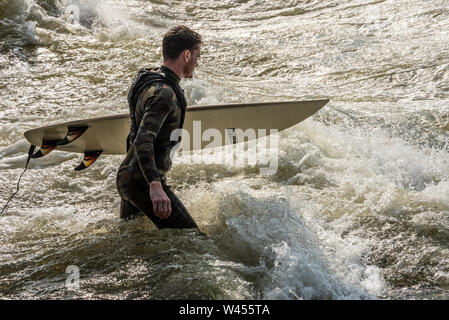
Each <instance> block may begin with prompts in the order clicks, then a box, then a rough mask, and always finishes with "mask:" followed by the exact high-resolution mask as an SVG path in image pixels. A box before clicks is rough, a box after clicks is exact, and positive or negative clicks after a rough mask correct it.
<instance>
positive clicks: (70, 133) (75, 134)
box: [56, 126, 89, 146]
mask: <svg viewBox="0 0 449 320" xmlns="http://www.w3.org/2000/svg"><path fill="white" fill-rule="evenodd" d="M88 128H89V127H88V126H81V127H73V126H72V127H69V128H68V130H67V135H66V136H65V137H64V139H61V140H59V141H58V142H56V145H58V146H63V145H65V144H68V143H70V142H73V141H75V140H76V139H78V138H79V137H81V135H82V134H83V133H84V132H85V131H86V130H87V129H88Z"/></svg>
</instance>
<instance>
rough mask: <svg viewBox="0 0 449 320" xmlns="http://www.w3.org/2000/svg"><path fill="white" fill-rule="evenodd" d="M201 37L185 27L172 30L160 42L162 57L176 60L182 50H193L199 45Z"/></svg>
mask: <svg viewBox="0 0 449 320" xmlns="http://www.w3.org/2000/svg"><path fill="white" fill-rule="evenodd" d="M201 43H202V41H201V36H200V35H199V34H198V33H196V32H195V31H193V30H191V29H189V28H188V27H186V26H177V27H174V28H172V29H171V30H170V31H168V32H167V33H166V34H165V35H164V39H163V40H162V56H163V57H164V61H165V60H167V59H177V58H178V57H179V55H180V54H181V53H182V52H183V51H184V50H186V49H187V50H193V49H194V48H195V46H196V45H197V44H201Z"/></svg>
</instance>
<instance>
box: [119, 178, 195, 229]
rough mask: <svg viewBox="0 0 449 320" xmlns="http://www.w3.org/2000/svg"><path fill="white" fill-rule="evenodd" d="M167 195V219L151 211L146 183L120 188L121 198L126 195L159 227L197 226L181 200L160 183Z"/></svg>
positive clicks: (179, 227)
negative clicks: (168, 199) (168, 209)
mask: <svg viewBox="0 0 449 320" xmlns="http://www.w3.org/2000/svg"><path fill="white" fill-rule="evenodd" d="M162 188H163V189H164V191H165V193H166V194H167V196H168V197H169V198H170V201H171V207H172V212H171V214H170V216H169V217H168V218H167V219H160V218H159V217H157V216H156V215H155V214H154V212H153V203H152V202H151V199H150V193H149V186H148V184H146V183H143V184H140V183H135V184H133V187H132V188H126V189H125V188H122V189H121V190H120V191H121V195H122V198H123V197H126V200H127V201H128V202H129V203H130V204H131V205H132V206H133V207H135V208H136V209H137V210H138V211H140V212H143V213H144V214H145V215H146V216H147V217H148V218H150V219H151V221H153V223H154V224H155V225H156V226H157V227H158V228H159V229H163V228H175V229H183V228H197V229H199V228H198V225H197V224H196V223H195V221H194V220H193V218H192V217H191V216H190V214H189V212H188V211H187V209H186V208H185V207H184V205H183V204H182V202H181V200H179V199H178V197H177V196H176V195H175V194H174V193H173V191H171V190H170V187H169V186H167V185H166V184H165V183H162Z"/></svg>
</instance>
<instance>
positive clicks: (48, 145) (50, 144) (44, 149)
mask: <svg viewBox="0 0 449 320" xmlns="http://www.w3.org/2000/svg"><path fill="white" fill-rule="evenodd" d="M57 142H58V140H44V141H42V145H41V147H40V149H39V150H38V151H37V152H36V153H34V154H33V155H32V156H31V158H33V159H37V158H40V157H43V156H46V155H47V154H49V153H50V152H52V151H53V150H54V149H55V148H56V147H57V146H56V143H57Z"/></svg>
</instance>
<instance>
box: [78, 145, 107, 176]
mask: <svg viewBox="0 0 449 320" xmlns="http://www.w3.org/2000/svg"><path fill="white" fill-rule="evenodd" d="M102 152H103V150H97V151H87V152H85V153H84V158H83V161H82V162H81V163H80V165H79V166H78V167H76V168H75V171H81V170H84V169H87V168H89V167H90V166H91V165H92V164H93V163H94V162H95V161H97V159H98V157H100V155H101V153H102Z"/></svg>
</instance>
